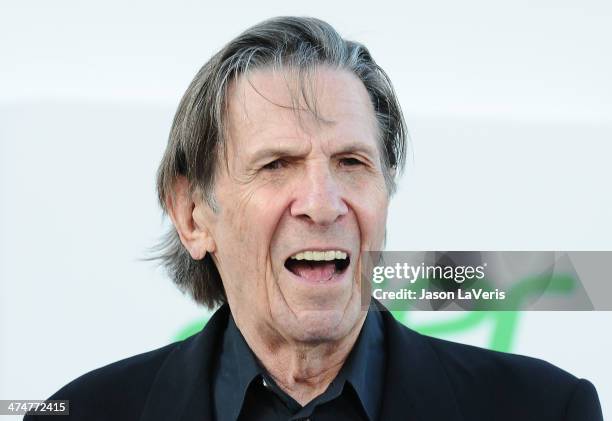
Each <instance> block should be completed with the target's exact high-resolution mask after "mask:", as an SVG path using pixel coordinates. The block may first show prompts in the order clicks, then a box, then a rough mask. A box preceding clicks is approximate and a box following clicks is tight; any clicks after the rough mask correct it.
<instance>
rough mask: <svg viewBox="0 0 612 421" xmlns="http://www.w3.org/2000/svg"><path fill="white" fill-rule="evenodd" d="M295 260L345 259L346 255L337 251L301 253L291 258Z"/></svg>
mask: <svg viewBox="0 0 612 421" xmlns="http://www.w3.org/2000/svg"><path fill="white" fill-rule="evenodd" d="M291 258H292V259H295V260H334V259H346V253H345V252H343V251H338V250H329V251H302V252H300V253H296V254H294V255H293V256H291Z"/></svg>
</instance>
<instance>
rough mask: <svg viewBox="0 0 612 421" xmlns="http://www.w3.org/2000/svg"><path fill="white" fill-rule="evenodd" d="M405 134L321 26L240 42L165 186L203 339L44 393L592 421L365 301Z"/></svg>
mask: <svg viewBox="0 0 612 421" xmlns="http://www.w3.org/2000/svg"><path fill="white" fill-rule="evenodd" d="M405 138H406V132H405V127H404V122H403V118H402V114H401V111H400V107H399V104H398V101H397V99H396V97H395V94H394V91H393V88H392V86H391V84H390V81H389V79H388V78H387V77H386V75H385V73H384V72H383V71H382V70H381V69H380V67H378V66H377V65H376V63H375V62H374V60H373V59H372V57H371V56H370V53H369V52H368V50H367V49H366V48H365V47H364V46H363V45H361V44H358V43H355V42H350V41H346V40H344V39H342V38H341V37H340V36H339V35H338V34H337V33H336V31H335V30H334V29H333V28H332V27H331V26H329V25H328V24H326V23H325V22H322V21H320V20H317V19H309V18H276V19H271V20H268V21H265V22H263V23H261V24H259V25H256V26H254V27H253V28H251V29H249V30H247V31H246V32H244V33H243V34H241V35H240V36H239V37H238V38H236V39H234V40H233V41H231V42H230V43H229V44H228V45H226V46H225V47H224V48H223V49H222V50H221V51H220V52H218V53H217V54H216V55H215V56H214V57H213V58H212V59H211V60H210V61H209V62H208V63H206V64H205V65H204V67H203V68H202V69H201V70H200V72H199V73H198V74H197V75H196V77H195V79H194V80H193V82H192V83H191V85H190V86H189V88H188V90H187V92H186V93H185V96H184V97H183V99H182V101H181V104H180V106H179V109H178V112H177V114H176V117H175V120H174V124H173V127H172V131H171V134H170V140H169V143H168V147H167V149H166V152H165V155H164V158H163V161H162V163H161V166H160V169H159V174H158V177H159V178H158V190H159V198H160V201H161V203H162V206H163V207H164V209H165V210H166V211H167V213H168V215H169V216H170V218H171V220H172V222H173V229H172V231H171V232H170V234H169V236H168V237H167V238H166V241H165V243H164V245H163V253H162V258H163V261H164V263H165V264H166V266H167V267H168V269H169V272H170V274H171V275H172V277H173V279H174V281H175V282H176V283H177V284H178V286H179V287H181V288H182V289H184V290H186V291H188V292H189V293H190V294H191V295H192V296H193V298H194V299H195V300H196V301H197V302H199V303H201V304H204V305H206V306H208V307H210V308H213V307H216V306H217V305H220V308H219V309H218V310H217V311H216V313H215V314H214V316H213V317H212V319H211V320H210V322H209V323H208V324H207V326H206V327H205V328H204V329H203V330H202V331H201V332H200V333H199V334H197V335H195V336H193V337H191V338H189V339H187V340H185V341H182V342H178V343H174V344H171V345H168V346H166V347H164V348H161V349H158V350H155V351H151V352H148V353H146V354H142V355H139V356H135V357H132V358H128V359H126V360H123V361H120V362H117V363H114V364H111V365H109V366H107V367H103V368H101V369H98V370H95V371H93V372H91V373H89V374H86V375H85V376H83V377H81V378H79V379H77V380H75V381H74V382H72V383H70V384H69V385H68V386H66V387H65V388H63V389H61V390H60V391H59V392H57V393H56V394H55V395H54V396H53V398H54V399H70V411H71V415H70V417H71V418H72V419H83V420H164V421H169V420H219V421H226V420H236V419H240V420H297V419H313V420H332V419H333V420H384V421H386V420H493V419H495V420H506V419H507V420H600V419H602V416H601V409H600V408H599V403H598V399H597V394H596V392H595V389H594V387H593V386H592V385H591V384H590V383H589V382H588V381H586V380H580V379H577V378H576V377H574V376H572V375H570V374H568V373H566V372H564V371H562V370H560V369H558V368H556V367H554V366H552V365H550V364H548V363H545V362H543V361H539V360H535V359H530V358H526V357H519V356H513V355H509V354H502V353H496V352H491V351H487V350H483V349H478V348H474V347H470V346H465V345H460V344H455V343H450V342H445V341H442V340H437V339H433V338H428V337H424V336H421V335H419V334H417V333H416V332H413V331H411V330H409V329H407V328H405V327H403V326H402V325H400V324H399V323H398V322H396V321H395V320H394V319H393V317H392V316H391V315H390V313H388V312H387V311H386V310H385V309H384V308H383V307H382V306H380V305H379V304H378V303H375V302H370V299H369V296H365V297H364V296H362V285H361V283H362V280H361V276H360V271H359V267H360V256H361V252H363V251H367V250H380V249H381V248H382V247H383V243H384V238H385V223H386V216H387V208H388V204H389V198H390V197H391V195H392V194H393V191H394V187H395V184H394V183H395V175H396V174H398V173H399V172H401V169H402V164H403V162H404V155H405V141H406V139H405Z"/></svg>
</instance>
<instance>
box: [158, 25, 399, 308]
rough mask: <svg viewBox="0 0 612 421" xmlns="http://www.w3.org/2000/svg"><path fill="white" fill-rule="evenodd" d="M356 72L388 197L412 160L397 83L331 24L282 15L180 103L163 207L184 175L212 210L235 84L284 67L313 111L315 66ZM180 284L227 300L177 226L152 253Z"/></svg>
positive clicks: (235, 49) (164, 172) (210, 265)
mask: <svg viewBox="0 0 612 421" xmlns="http://www.w3.org/2000/svg"><path fill="white" fill-rule="evenodd" d="M321 65H325V66H328V67H331V68H335V69H338V70H346V71H349V72H352V73H353V74H355V75H356V76H357V77H358V78H359V79H360V80H361V81H362V82H363V84H364V86H365V88H366V90H367V92H368V94H369V96H370V99H371V101H372V105H373V107H374V111H375V113H376V119H377V122H378V127H379V131H380V138H379V142H380V147H381V161H382V167H383V170H384V174H385V181H386V185H387V189H388V192H389V194H390V195H391V194H393V193H394V192H395V176H396V175H398V174H399V173H401V171H402V170H403V167H404V162H405V155H406V139H407V132H406V127H405V123H404V118H403V116H402V111H401V108H400V105H399V102H398V100H397V98H396V95H395V92H394V90H393V86H392V85H391V81H390V80H389V77H388V76H387V75H386V73H385V72H384V71H383V70H382V69H381V68H380V67H379V66H378V65H377V64H376V62H375V61H374V59H373V58H372V56H371V55H370V52H369V51H368V50H367V48H366V47H365V46H363V45H362V44H360V43H357V42H354V41H347V40H345V39H343V38H342V37H341V36H340V35H339V34H338V33H337V32H336V30H335V29H334V28H333V27H332V26H331V25H329V24H328V23H326V22H323V21H321V20H319V19H315V18H307V17H277V18H272V19H269V20H266V21H264V22H261V23H259V24H257V25H255V26H253V27H252V28H250V29H247V30H246V31H245V32H243V33H242V34H241V35H239V36H238V37H237V38H235V39H234V40H232V41H230V42H229V43H228V44H227V45H225V46H224V47H223V48H222V49H221V50H220V51H219V52H217V53H216V54H215V55H214V56H213V57H212V58H211V59H210V60H209V61H208V62H207V63H206V64H204V66H203V67H202V68H201V69H200V71H199V72H198V73H197V74H196V76H195V78H194V79H193V81H192V82H191V84H190V85H189V87H188V88H187V91H186V92H185V94H184V95H183V98H182V99H181V102H180V104H179V107H178V110H177V112H176V115H175V116H174V121H173V123H172V128H171V130H170V137H169V140H168V145H167V147H166V151H165V153H164V156H163V159H162V161H161V163H160V165H159V169H158V172H157V192H158V199H159V203H160V205H161V207H162V209H163V210H164V212H165V213H167V211H168V209H167V208H166V199H167V198H168V197H172V195H173V188H174V184H175V182H176V180H177V178H178V177H180V176H184V177H186V179H187V180H188V182H189V186H190V194H194V193H198V194H201V197H202V199H203V200H204V201H205V202H206V203H207V204H208V205H209V206H210V207H211V208H212V209H213V210H215V209H216V207H217V206H216V203H215V200H214V195H213V191H214V188H213V185H214V177H215V172H216V169H217V164H218V158H219V156H218V155H219V152H220V150H221V149H223V145H224V137H225V136H224V133H225V128H224V125H223V123H224V117H225V111H226V105H227V104H226V98H227V91H228V86H229V84H230V82H232V81H233V80H235V79H236V78H237V77H239V76H241V75H247V73H248V72H249V71H251V70H256V69H262V68H268V67H272V68H286V69H292V70H295V71H297V72H298V76H299V80H300V81H301V85H300V86H301V90H302V92H301V93H302V95H303V97H304V99H305V100H306V103H307V106H308V109H309V110H310V111H312V112H313V113H314V114H315V115H317V113H316V109H315V108H316V107H315V108H313V106H312V105H311V104H310V103H309V102H308V99H307V97H306V95H305V92H304V91H305V86H304V80H306V79H307V76H308V74H309V72H311V71H312V70H313V69H314V68H315V67H316V66H321ZM154 249H155V250H156V251H157V253H158V254H157V256H156V257H155V258H156V259H160V260H161V263H162V264H163V265H164V266H165V267H166V269H167V271H168V273H169V275H170V276H171V278H172V279H173V281H174V282H175V283H176V285H177V286H178V287H179V288H180V289H181V290H182V291H184V292H188V293H189V294H190V295H191V296H192V297H193V299H194V300H195V301H196V302H197V303H199V304H203V305H205V306H206V307H208V308H213V307H215V306H216V305H218V304H221V303H224V302H226V301H227V298H226V296H225V290H224V288H223V284H222V281H221V277H220V275H219V272H218V270H217V268H216V266H215V263H214V262H213V260H212V257H211V256H210V254H209V253H207V254H206V256H205V257H204V258H203V259H202V260H195V259H192V258H191V255H190V254H189V252H188V251H187V250H186V249H185V247H184V246H183V245H182V243H181V241H180V239H179V236H178V233H177V232H176V229H175V228H174V227H172V228H171V229H170V231H169V232H168V233H167V234H166V236H164V238H163V239H162V241H161V242H160V243H159V244H158V246H157V247H155V248H154Z"/></svg>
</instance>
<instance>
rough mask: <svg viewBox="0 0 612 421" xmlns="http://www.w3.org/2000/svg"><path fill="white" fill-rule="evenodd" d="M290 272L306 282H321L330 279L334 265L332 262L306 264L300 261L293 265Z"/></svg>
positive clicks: (334, 268)
mask: <svg viewBox="0 0 612 421" xmlns="http://www.w3.org/2000/svg"><path fill="white" fill-rule="evenodd" d="M292 270H293V273H295V274H296V275H298V276H301V277H302V278H304V279H306V280H307V281H311V282H323V281H327V280H329V279H331V277H332V275H333V274H334V272H335V271H336V265H335V264H334V263H333V262H321V263H306V262H304V261H300V262H296V263H295V264H294V265H293V267H292Z"/></svg>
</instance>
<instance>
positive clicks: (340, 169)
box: [194, 69, 388, 342]
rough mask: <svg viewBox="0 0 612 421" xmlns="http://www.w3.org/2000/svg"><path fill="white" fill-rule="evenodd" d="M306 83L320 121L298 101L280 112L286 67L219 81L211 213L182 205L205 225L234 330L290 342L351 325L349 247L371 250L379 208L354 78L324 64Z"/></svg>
mask: <svg viewBox="0 0 612 421" xmlns="http://www.w3.org/2000/svg"><path fill="white" fill-rule="evenodd" d="M311 82H313V85H312V86H313V87H314V89H313V91H312V92H311V93H310V95H309V98H308V99H309V100H315V102H316V109H317V112H318V114H319V116H320V117H322V118H321V119H317V118H315V116H314V115H313V114H312V113H311V112H309V111H307V110H306V104H305V102H304V101H303V100H302V101H301V104H300V108H302V109H304V111H295V110H294V109H292V107H291V105H292V97H291V94H290V91H289V89H288V85H289V86H291V84H294V83H296V82H295V79H292V77H291V76H290V74H289V73H284V74H283V73H278V72H276V73H275V72H273V71H272V70H260V71H256V72H254V73H251V74H250V75H249V80H247V79H245V77H241V78H240V79H239V80H238V81H236V82H235V83H233V84H232V85H231V87H230V90H229V93H228V114H227V122H228V129H227V132H228V133H227V134H228V139H227V142H226V151H225V152H226V158H227V165H225V160H224V159H223V157H221V158H220V164H219V170H218V176H217V179H216V184H215V198H216V201H217V203H218V205H219V210H218V212H217V213H212V212H211V211H210V209H208V208H205V207H204V206H198V207H196V209H195V212H194V218H195V220H196V221H198V219H202V220H203V219H206V221H208V226H209V229H210V232H211V235H212V238H213V240H214V242H215V245H216V247H215V252H214V253H213V256H214V259H215V261H216V263H217V267H218V269H219V272H220V274H221V278H222V279H223V284H224V287H225V290H226V293H227V298H228V301H229V304H230V307H231V310H232V313H233V314H234V317H235V318H236V320H237V322H238V324H239V326H240V327H245V326H247V325H248V327H249V328H251V329H257V331H258V332H261V333H264V334H272V335H275V336H276V337H277V338H283V339H284V340H291V341H299V342H304V341H306V342H317V341H333V340H338V339H341V338H342V337H344V336H346V335H348V334H349V333H350V332H351V331H352V330H353V329H355V328H356V327H357V326H360V322H361V321H362V320H363V316H364V312H363V311H362V310H361V279H360V278H361V277H360V275H359V256H360V251H362V250H377V249H380V247H381V245H382V241H383V238H384V231H385V223H386V216H387V206H388V193H387V190H386V186H385V180H384V177H383V172H382V171H383V170H382V167H381V159H380V151H379V148H378V142H377V130H378V129H377V126H376V119H375V115H374V109H373V107H372V104H371V103H370V99H369V97H368V94H367V91H366V89H365V87H364V86H363V84H362V82H361V81H360V80H359V79H358V78H357V77H356V76H354V75H352V74H351V73H348V72H343V71H338V70H331V69H319V70H317V71H316V72H315V74H314V76H313V78H312V80H311ZM293 86H297V85H293ZM309 86H310V85H309ZM205 209H206V210H205ZM310 259H313V260H310ZM328 259H332V260H328Z"/></svg>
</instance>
